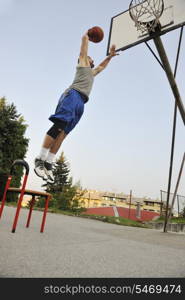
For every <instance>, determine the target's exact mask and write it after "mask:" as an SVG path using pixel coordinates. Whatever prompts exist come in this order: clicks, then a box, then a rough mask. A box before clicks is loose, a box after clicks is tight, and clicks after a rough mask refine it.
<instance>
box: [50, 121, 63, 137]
mask: <svg viewBox="0 0 185 300" xmlns="http://www.w3.org/2000/svg"><path fill="white" fill-rule="evenodd" d="M61 131H62V129H61V128H60V127H59V126H57V125H56V124H54V125H53V126H52V127H51V128H50V129H49V130H48V132H47V135H49V136H51V137H52V138H53V139H56V138H57V136H58V135H59V134H60V133H61Z"/></svg>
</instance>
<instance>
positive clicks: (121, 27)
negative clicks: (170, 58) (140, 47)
mask: <svg viewBox="0 0 185 300" xmlns="http://www.w3.org/2000/svg"><path fill="white" fill-rule="evenodd" d="M128 4H129V2H128ZM159 21H160V24H161V31H160V32H158V33H152V34H151V35H149V34H148V33H144V34H141V33H140V32H139V31H137V28H136V27H135V23H134V21H133V20H132V19H131V17H130V14H129V9H128V10H126V11H124V12H122V13H120V14H118V15H116V16H114V17H113V18H112V19H111V25H110V32H109V40H108V46H107V55H108V54H109V49H110V46H111V45H113V44H115V45H116V51H121V50H125V49H128V48H130V47H133V46H135V45H137V44H140V43H142V42H146V41H148V40H150V39H152V38H153V37H154V36H156V35H157V36H159V35H163V34H165V33H167V32H169V31H171V30H174V29H177V28H179V27H181V26H184V25H185V0H164V11H163V14H162V16H161V17H160V19H159Z"/></svg>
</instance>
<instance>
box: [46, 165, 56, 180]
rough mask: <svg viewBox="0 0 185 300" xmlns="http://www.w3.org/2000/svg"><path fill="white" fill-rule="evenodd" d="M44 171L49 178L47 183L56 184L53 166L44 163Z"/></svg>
mask: <svg viewBox="0 0 185 300" xmlns="http://www.w3.org/2000/svg"><path fill="white" fill-rule="evenodd" d="M44 171H45V174H46V176H47V182H48V183H54V182H55V179H54V176H53V172H52V164H50V163H49V162H47V161H45V162H44Z"/></svg>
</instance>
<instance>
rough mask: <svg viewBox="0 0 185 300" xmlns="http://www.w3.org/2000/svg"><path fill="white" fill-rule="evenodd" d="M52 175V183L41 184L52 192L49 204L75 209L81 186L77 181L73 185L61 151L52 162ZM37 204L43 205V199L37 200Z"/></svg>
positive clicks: (60, 207) (67, 165) (59, 207)
mask: <svg viewBox="0 0 185 300" xmlns="http://www.w3.org/2000/svg"><path fill="white" fill-rule="evenodd" d="M53 175H54V178H55V182H54V184H44V185H43V186H44V187H45V188H46V191H47V192H48V193H51V194H52V201H51V202H50V204H49V206H50V207H54V208H57V209H63V210H67V209H73V210H74V209H77V208H78V200H79V197H80V196H81V195H82V188H81V187H80V184H79V183H77V184H75V185H73V179H72V177H70V166H69V163H68V162H67V160H66V158H65V156H64V153H63V152H62V154H61V155H60V157H59V159H58V160H57V161H56V163H55V164H54V169H53ZM80 189H81V191H80ZM38 206H41V207H43V206H44V202H43V200H40V201H39V203H38Z"/></svg>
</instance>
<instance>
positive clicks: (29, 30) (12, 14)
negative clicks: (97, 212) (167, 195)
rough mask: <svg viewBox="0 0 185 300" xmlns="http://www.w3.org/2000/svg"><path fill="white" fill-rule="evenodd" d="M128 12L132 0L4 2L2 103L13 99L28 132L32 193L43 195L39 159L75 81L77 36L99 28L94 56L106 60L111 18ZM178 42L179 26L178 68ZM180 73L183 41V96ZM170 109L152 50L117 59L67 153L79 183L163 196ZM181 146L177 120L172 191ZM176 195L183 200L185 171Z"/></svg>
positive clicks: (170, 48) (172, 48) (0, 5)
mask: <svg viewBox="0 0 185 300" xmlns="http://www.w3.org/2000/svg"><path fill="white" fill-rule="evenodd" d="M128 5H129V0H128V1H127V0H125V1H123V0H114V1H107V0H101V1H100V0H93V1H88V0H78V1H75V0H68V1H64V0H0V41H1V46H0V97H3V96H5V97H6V98H7V100H8V102H10V103H11V102H14V104H15V105H16V107H17V109H18V112H19V113H21V114H22V115H23V116H24V118H25V120H26V123H27V124H28V125H29V127H28V129H27V131H26V136H27V137H28V138H29V139H30V142H29V149H28V152H27V156H26V160H27V162H28V163H29V164H30V167H31V172H30V176H29V181H28V187H29V188H30V189H38V190H41V189H42V188H41V184H42V180H41V179H40V178H38V177H36V175H35V174H34V172H33V161H34V158H35V157H36V156H37V155H38V153H39V152H40V147H41V144H42V141H43V137H44V135H45V133H46V131H47V130H48V129H49V127H50V126H51V122H50V121H49V120H48V117H49V116H50V114H52V113H53V112H54V110H55V107H56V104H57V101H58V98H59V97H60V95H61V93H62V92H63V91H64V89H66V88H67V87H68V86H69V85H70V84H71V83H72V80H73V78H74V74H75V67H76V63H77V59H78V54H79V49H80V43H81V36H82V35H83V34H84V33H85V32H86V31H87V30H88V29H89V28H91V27H92V26H95V25H97V26H101V27H102V28H103V30H104V32H105V38H104V40H103V41H102V42H101V43H99V44H93V43H90V45H89V55H90V56H92V57H93V58H94V60H95V64H99V63H100V62H101V61H102V60H103V59H104V58H105V56H106V48H107V42H108V34H109V27H110V20H111V17H112V16H114V15H116V14H118V13H120V12H122V11H124V10H125V9H127V8H128ZM124 30H127V28H123V39H124ZM178 38H179V29H178V30H176V31H174V32H172V33H168V34H166V35H165V36H163V38H162V40H163V42H164V46H165V48H166V51H167V53H168V56H169V59H170V62H171V65H172V67H173V68H174V62H175V57H176V49H177V44H178ZM150 45H151V46H152V47H153V49H154V45H153V42H150ZM184 74H185V36H184V37H183V42H182V51H181V56H180V61H179V68H178V73H177V82H178V86H179V90H180V93H181V96H182V99H184V98H185V85H184ZM183 101H184V100H183ZM173 110H174V98H173V94H172V92H171V89H170V87H169V84H168V81H167V79H166V76H165V73H164V72H163V70H162V68H161V67H160V65H159V64H158V63H157V62H156V61H155V59H154V57H153V56H152V55H151V53H150V51H149V50H148V49H147V47H146V46H145V45H144V44H142V45H138V46H136V47H133V48H131V49H129V50H126V51H124V52H121V53H120V55H119V56H117V57H115V58H113V60H112V61H111V63H110V64H109V66H108V67H107V69H106V70H105V71H104V72H102V73H101V74H99V75H98V76H97V77H96V78H95V83H94V86H93V90H92V93H91V95H90V101H89V102H88V103H87V104H86V106H85V113H84V115H83V117H82V119H81V121H80V123H79V124H78V125H77V127H76V128H75V129H74V131H72V133H71V134H70V135H69V136H68V137H67V138H66V140H65V141H64V144H63V146H62V148H61V151H62V150H63V151H64V154H65V156H66V158H67V160H68V161H69V163H70V168H71V176H72V177H73V180H74V182H76V181H78V180H80V182H81V185H82V187H83V188H88V189H97V190H106V191H110V192H124V193H126V194H127V193H128V194H129V191H130V190H131V189H132V190H133V194H134V195H135V196H139V197H140V196H141V197H142V196H147V197H152V198H157V197H158V198H159V197H160V190H161V189H162V190H166V189H167V183H168V172H169V161H170V147H171V134H172V121H173ZM184 149H185V135H184V125H183V122H182V121H181V118H180V115H179V113H178V121H177V135H176V148H175V158H174V172H173V181H172V191H174V188H175V184H176V180H177V174H178V172H179V169H180V164H181V160H182V156H183V152H184ZM61 151H60V152H59V153H58V155H60V153H61ZM57 157H58V156H57ZM178 193H179V194H182V195H185V171H184V172H183V176H182V179H181V183H180V186H179V191H178Z"/></svg>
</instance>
